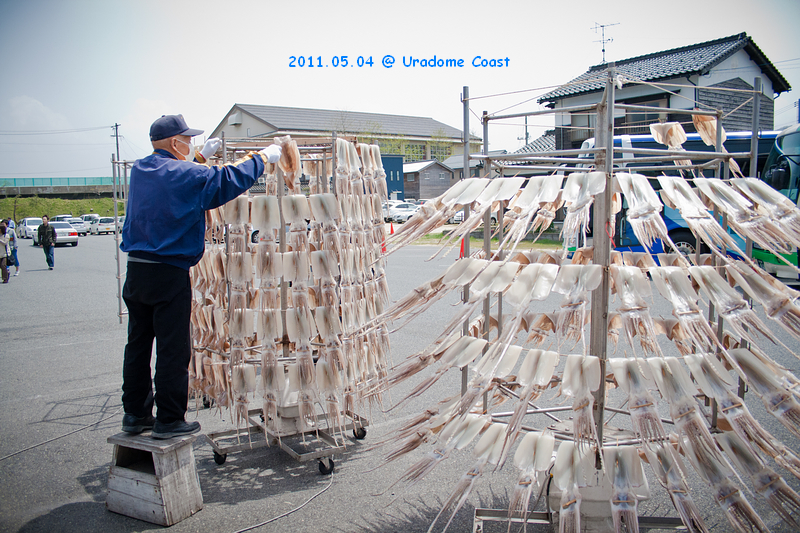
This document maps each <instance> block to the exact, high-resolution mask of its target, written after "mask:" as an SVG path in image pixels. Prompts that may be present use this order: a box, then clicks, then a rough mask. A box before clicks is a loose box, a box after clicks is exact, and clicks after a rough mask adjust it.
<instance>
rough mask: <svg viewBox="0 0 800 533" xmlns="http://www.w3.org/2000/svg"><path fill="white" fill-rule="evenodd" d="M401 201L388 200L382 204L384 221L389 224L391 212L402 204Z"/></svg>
mask: <svg viewBox="0 0 800 533" xmlns="http://www.w3.org/2000/svg"><path fill="white" fill-rule="evenodd" d="M402 203H404V202H402V201H401V200H387V201H385V202H383V203H382V204H381V208H382V209H383V221H384V222H389V220H390V218H389V210H390V209H391V208H393V207H394V206H396V205H398V204H402Z"/></svg>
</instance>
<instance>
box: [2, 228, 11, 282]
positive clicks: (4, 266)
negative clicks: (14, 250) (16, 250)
mask: <svg viewBox="0 0 800 533" xmlns="http://www.w3.org/2000/svg"><path fill="white" fill-rule="evenodd" d="M10 255H11V252H10V251H9V249H8V227H7V226H6V221H5V220H3V221H0V278H2V280H3V283H8V260H9V256H10Z"/></svg>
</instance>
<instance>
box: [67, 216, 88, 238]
mask: <svg viewBox="0 0 800 533" xmlns="http://www.w3.org/2000/svg"><path fill="white" fill-rule="evenodd" d="M67 222H69V225H70V226H72V227H73V228H75V229H76V230H77V231H78V235H84V236H85V235H88V234H89V228H87V227H86V224H84V223H83V219H82V218H71V219H69V220H68V221H67Z"/></svg>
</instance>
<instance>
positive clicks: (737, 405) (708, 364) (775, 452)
mask: <svg viewBox="0 0 800 533" xmlns="http://www.w3.org/2000/svg"><path fill="white" fill-rule="evenodd" d="M684 360H685V362H686V364H687V365H688V366H689V370H690V371H691V373H692V377H694V380H695V381H696V382H697V384H698V387H700V390H702V391H703V393H704V394H705V395H706V396H708V397H709V398H714V399H715V400H717V405H718V406H719V413H720V414H721V415H722V416H723V417H724V418H725V420H727V421H728V424H730V426H731V428H732V429H733V431H734V432H735V433H736V434H737V435H738V436H739V437H740V438H741V439H742V442H743V443H744V445H746V446H747V447H748V449H749V450H750V453H752V454H755V453H756V451H755V449H754V448H753V446H754V445H755V446H756V447H757V448H758V449H759V450H761V451H762V452H764V453H766V454H767V455H769V456H770V457H772V458H773V459H774V460H775V461H776V462H777V463H778V464H780V465H781V466H783V467H784V468H786V469H787V470H789V471H790V472H792V474H793V475H795V476H797V477H800V470H799V469H798V465H800V461H799V460H798V458H797V457H796V456H795V455H794V454H793V453H792V452H790V451H789V450H788V449H787V448H786V447H785V446H784V445H783V444H782V443H781V442H780V441H779V440H777V439H776V438H775V437H773V436H772V435H771V434H770V433H769V432H768V431H767V430H765V429H764V428H763V427H762V426H761V424H760V423H759V422H758V421H757V420H756V419H755V418H753V415H751V414H750V410H749V409H748V408H747V406H746V405H745V404H744V401H743V400H742V399H741V398H739V397H738V396H736V395H735V394H733V393H732V392H731V391H730V388H729V387H731V386H732V385H733V383H732V382H731V381H730V380H729V379H726V378H728V374H727V372H726V371H725V369H724V368H723V367H722V366H721V364H720V363H719V362H718V361H717V359H716V358H715V357H714V356H713V355H711V354H702V355H694V354H692V355H686V356H685V357H684Z"/></svg>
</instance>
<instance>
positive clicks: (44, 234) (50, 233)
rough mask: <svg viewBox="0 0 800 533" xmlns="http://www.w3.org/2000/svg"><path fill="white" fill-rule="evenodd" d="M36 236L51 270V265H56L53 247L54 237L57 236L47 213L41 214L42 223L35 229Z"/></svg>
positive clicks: (54, 243)
mask: <svg viewBox="0 0 800 533" xmlns="http://www.w3.org/2000/svg"><path fill="white" fill-rule="evenodd" d="M36 237H37V239H38V240H39V244H41V245H42V250H44V258H45V260H47V266H48V267H50V270H53V267H54V266H56V258H55V254H53V249H54V248H55V247H56V239H57V238H58V237H57V235H56V230H55V228H54V227H53V226H51V225H50V217H48V216H47V215H42V223H41V224H40V225H39V229H37V230H36Z"/></svg>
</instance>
